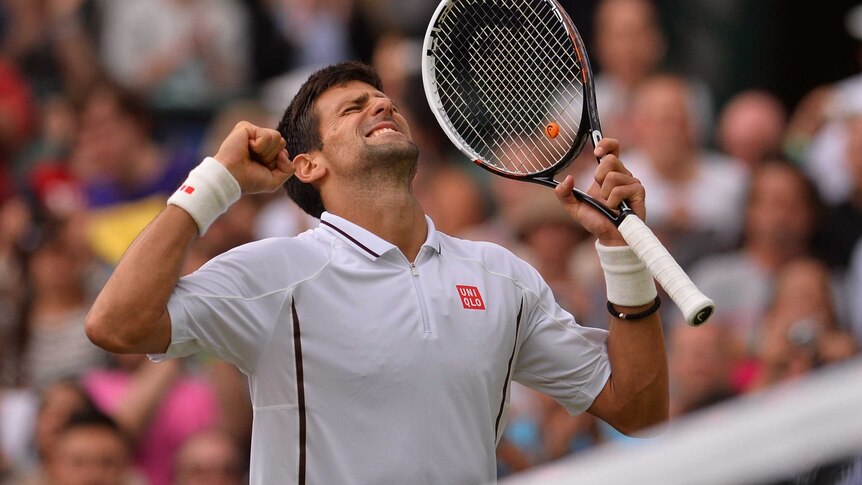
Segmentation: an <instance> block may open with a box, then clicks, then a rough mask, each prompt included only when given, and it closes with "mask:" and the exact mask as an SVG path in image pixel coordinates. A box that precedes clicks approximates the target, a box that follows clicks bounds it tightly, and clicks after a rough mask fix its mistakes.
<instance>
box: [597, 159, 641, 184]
mask: <svg viewBox="0 0 862 485" xmlns="http://www.w3.org/2000/svg"><path fill="white" fill-rule="evenodd" d="M612 172H619V173H623V174H626V175H631V174H632V173H631V172H629V170H628V169H627V168H626V167H625V165H623V162H622V161H621V160H620V159H619V157H617V156H616V155H614V154H608V155H606V156H605V157H603V158H602V161H601V162H599V165H598V166H597V167H596V171H595V172H594V174H593V178H594V179H595V180H596V183H597V184H599V185H603V184H604V182H605V177H607V175H608V174H609V173H612Z"/></svg>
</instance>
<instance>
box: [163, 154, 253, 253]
mask: <svg viewBox="0 0 862 485" xmlns="http://www.w3.org/2000/svg"><path fill="white" fill-rule="evenodd" d="M240 195H242V191H241V190H240V187H239V182H237V181H236V179H235V178H234V177H233V175H231V173H230V172H229V171H228V169H227V168H226V167H225V166H224V165H222V164H221V163H219V161H218V160H216V159H215V158H212V157H207V158H205V159H204V161H203V162H201V164H200V165H198V166H197V167H195V168H194V170H192V171H191V172H189V177H188V178H187V179H186V181H185V182H183V184H182V185H181V186H180V188H179V189H177V191H176V192H174V194H173V195H171V196H170V198H168V204H171V205H175V206H177V207H180V208H182V209H183V210H184V211H186V212H188V213H189V215H190V216H192V219H194V221H195V223H196V224H197V225H198V234H200V235H201V236H203V235H204V234H205V233H206V232H207V229H209V227H210V224H212V223H213V221H215V220H216V219H217V218H218V216H220V215H222V214H223V213H224V212H225V211H227V209H228V207H230V206H231V204H233V203H234V202H236V201H237V200H239V196H240Z"/></svg>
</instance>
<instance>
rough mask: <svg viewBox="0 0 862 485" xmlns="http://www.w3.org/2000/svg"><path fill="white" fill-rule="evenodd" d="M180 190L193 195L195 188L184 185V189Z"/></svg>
mask: <svg viewBox="0 0 862 485" xmlns="http://www.w3.org/2000/svg"><path fill="white" fill-rule="evenodd" d="M180 190H181V191H183V192H185V193H187V194H191V193H192V192H194V191H195V188H194V187H192V186H191V185H183V186H182V187H180Z"/></svg>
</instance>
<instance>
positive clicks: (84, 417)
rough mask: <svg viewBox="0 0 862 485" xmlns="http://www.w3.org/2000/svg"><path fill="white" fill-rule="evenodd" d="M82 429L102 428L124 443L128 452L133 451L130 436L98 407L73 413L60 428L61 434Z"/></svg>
mask: <svg viewBox="0 0 862 485" xmlns="http://www.w3.org/2000/svg"><path fill="white" fill-rule="evenodd" d="M81 428H100V429H104V430H107V431H110V432H111V433H112V434H114V435H115V436H116V437H117V438H119V439H120V441H122V442H123V444H124V445H125V446H126V450H127V451H129V450H131V449H132V440H131V438H130V437H129V435H128V434H127V433H126V432H125V431H124V430H123V428H121V427H120V425H119V424H117V422H116V421H115V420H114V418H112V417H110V416H108V415H107V414H105V413H103V412H102V411H100V410H99V409H97V408H96V407H93V408H91V409H87V410H84V411H78V412H75V413H73V414H72V415H71V416H69V420H68V421H66V423H64V424H63V426H61V427H60V433H61V434H65V433H68V432H70V431H75V430H78V429H81Z"/></svg>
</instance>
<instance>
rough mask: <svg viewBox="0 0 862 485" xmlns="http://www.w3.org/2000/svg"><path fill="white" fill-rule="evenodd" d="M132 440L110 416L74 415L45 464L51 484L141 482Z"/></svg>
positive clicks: (127, 484) (126, 484) (120, 484)
mask: <svg viewBox="0 0 862 485" xmlns="http://www.w3.org/2000/svg"><path fill="white" fill-rule="evenodd" d="M129 456H130V447H129V443H128V441H127V440H126V437H125V436H124V435H123V432H122V431H121V430H120V428H119V427H118V426H117V424H116V423H114V422H113V421H112V420H111V419H110V418H109V417H107V416H105V415H103V414H101V413H98V412H95V411H91V412H90V413H87V414H76V415H73V416H72V417H71V418H70V419H69V421H68V422H67V423H66V425H65V426H63V428H62V429H61V430H60V433H59V435H58V436H57V443H56V445H55V447H54V449H53V450H52V451H51V455H50V457H49V459H48V461H47V464H46V465H47V466H46V467H45V469H46V471H47V474H46V475H47V478H48V483H50V484H51V485H138V484H141V483H142V482H141V481H140V480H139V479H138V478H137V477H136V476H135V475H134V473H133V471H132V468H131V466H130V464H131V460H130V459H129Z"/></svg>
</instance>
